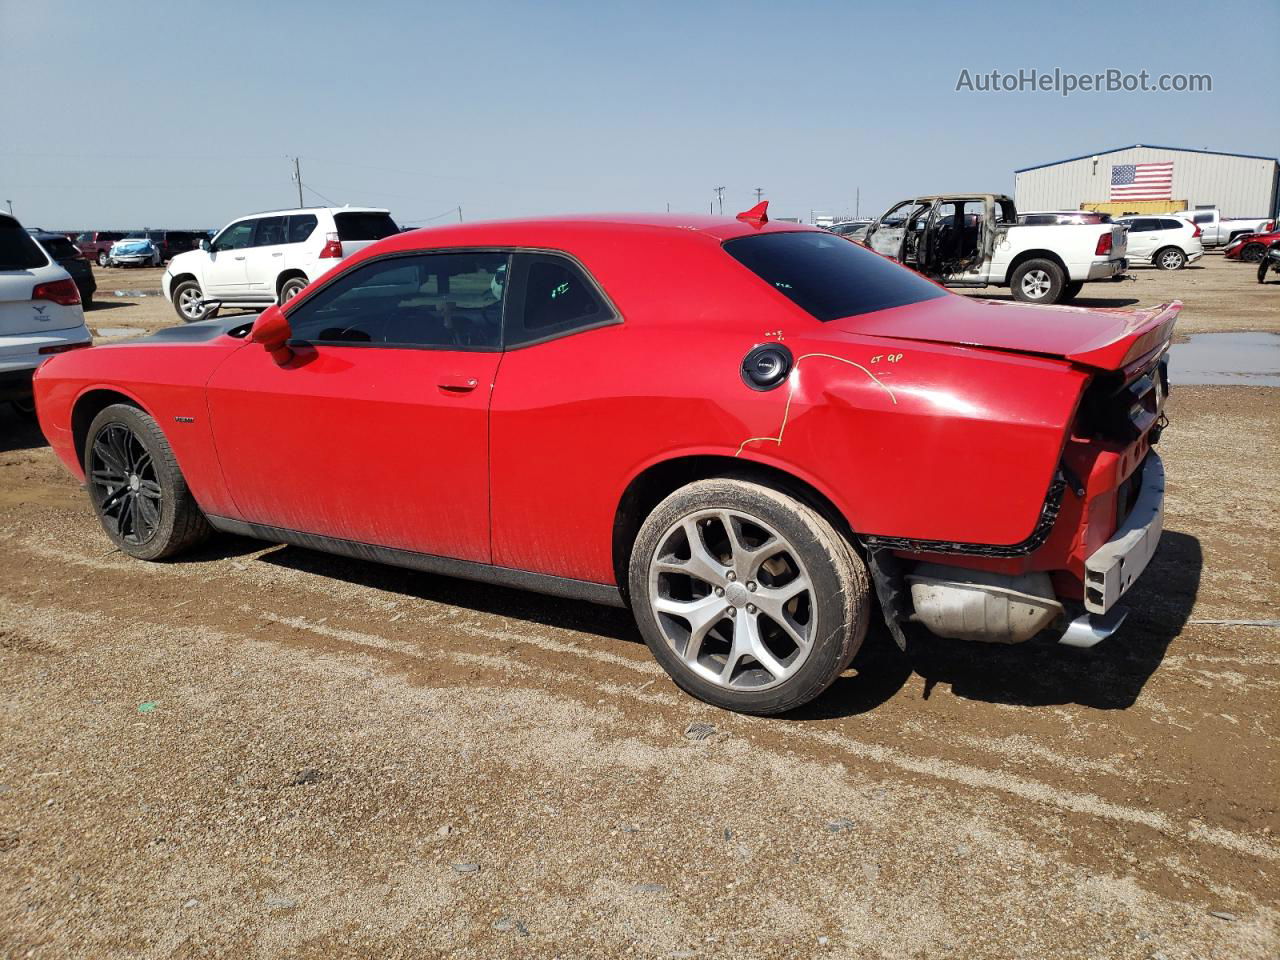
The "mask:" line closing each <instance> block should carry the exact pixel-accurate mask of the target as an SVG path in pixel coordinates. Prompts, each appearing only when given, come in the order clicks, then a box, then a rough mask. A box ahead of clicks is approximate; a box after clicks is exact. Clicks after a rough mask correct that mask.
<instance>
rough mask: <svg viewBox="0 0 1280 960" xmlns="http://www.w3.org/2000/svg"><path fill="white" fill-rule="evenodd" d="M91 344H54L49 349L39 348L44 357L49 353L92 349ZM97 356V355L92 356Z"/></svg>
mask: <svg viewBox="0 0 1280 960" xmlns="http://www.w3.org/2000/svg"><path fill="white" fill-rule="evenodd" d="M92 346H93V344H92V343H55V344H54V345H53V346H51V347H41V348H40V354H41V356H44V355H46V354H50V353H66V352H67V351H68V350H79V349H80V348H81V347H92ZM94 356H97V354H94Z"/></svg>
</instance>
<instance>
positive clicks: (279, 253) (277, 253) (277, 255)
mask: <svg viewBox="0 0 1280 960" xmlns="http://www.w3.org/2000/svg"><path fill="white" fill-rule="evenodd" d="M272 256H273V257H283V256H284V251H283V250H277V251H276V252H275V253H273V254H272Z"/></svg>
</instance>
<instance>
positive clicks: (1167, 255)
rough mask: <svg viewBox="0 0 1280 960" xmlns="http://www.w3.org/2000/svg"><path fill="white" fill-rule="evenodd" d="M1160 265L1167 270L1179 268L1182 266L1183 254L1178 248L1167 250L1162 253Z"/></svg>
mask: <svg viewBox="0 0 1280 960" xmlns="http://www.w3.org/2000/svg"><path fill="white" fill-rule="evenodd" d="M1160 266H1161V267H1163V268H1164V269H1165V270H1177V269H1178V268H1179V267H1180V266H1182V254H1181V253H1179V252H1178V251H1177V250H1166V251H1165V252H1164V253H1162V254H1160Z"/></svg>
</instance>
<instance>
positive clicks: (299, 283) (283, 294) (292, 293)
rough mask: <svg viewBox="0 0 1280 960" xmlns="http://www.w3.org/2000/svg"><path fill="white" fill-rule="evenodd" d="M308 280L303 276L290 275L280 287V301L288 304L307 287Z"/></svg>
mask: <svg viewBox="0 0 1280 960" xmlns="http://www.w3.org/2000/svg"><path fill="white" fill-rule="evenodd" d="M306 286H307V281H306V280H303V279H302V278H301V277H290V278H289V279H288V280H286V281H285V282H284V283H283V285H281V287H280V303H281V304H282V305H283V304H286V303H288V302H289V301H290V300H292V299H293V298H294V297H296V296H297V295H298V294H300V293H301V292H302V291H303V290H305V289H306Z"/></svg>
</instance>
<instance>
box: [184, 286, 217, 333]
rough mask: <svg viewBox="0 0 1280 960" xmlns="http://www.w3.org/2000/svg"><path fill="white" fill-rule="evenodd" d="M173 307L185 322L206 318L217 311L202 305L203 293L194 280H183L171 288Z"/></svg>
mask: <svg viewBox="0 0 1280 960" xmlns="http://www.w3.org/2000/svg"><path fill="white" fill-rule="evenodd" d="M173 309H174V310H175V311H176V312H177V314H178V316H179V317H181V318H182V319H183V320H184V321H186V322H187V323H195V322H196V321H197V320H208V319H210V318H212V317H214V316H215V315H216V314H217V312H218V311H217V309H216V308H212V309H211V308H209V307H206V306H204V293H203V292H202V291H201V290H200V284H199V283H197V282H196V281H195V280H183V281H182V282H181V283H180V284H178V285H177V286H176V287H174V288H173Z"/></svg>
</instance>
